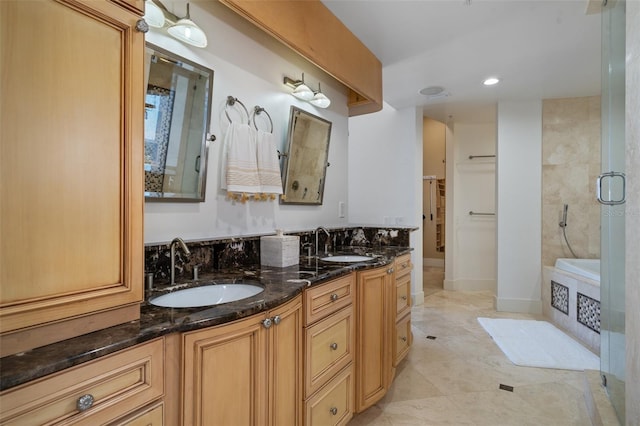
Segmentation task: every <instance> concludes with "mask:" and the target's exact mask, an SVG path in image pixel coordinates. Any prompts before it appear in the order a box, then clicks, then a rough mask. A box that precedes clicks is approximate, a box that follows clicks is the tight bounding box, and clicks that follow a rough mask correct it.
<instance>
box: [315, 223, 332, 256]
mask: <svg viewBox="0 0 640 426" xmlns="http://www.w3.org/2000/svg"><path fill="white" fill-rule="evenodd" d="M318 231H323V232H324V233H325V234H326V235H327V238H329V237H330V236H331V234H330V233H329V231H327V228H325V227H323V226H318V227H317V228H316V256H318ZM327 245H328V244H325V245H324V247H325V249H324V251H325V252H326V251H327Z"/></svg>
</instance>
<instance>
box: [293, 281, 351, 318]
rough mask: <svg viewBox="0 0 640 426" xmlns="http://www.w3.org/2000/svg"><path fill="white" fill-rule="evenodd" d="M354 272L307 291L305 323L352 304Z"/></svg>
mask: <svg viewBox="0 0 640 426" xmlns="http://www.w3.org/2000/svg"><path fill="white" fill-rule="evenodd" d="M354 292H355V278H354V274H349V275H348V276H346V277H342V278H338V279H335V280H333V281H329V282H327V283H324V284H321V285H318V286H316V287H312V288H310V289H308V290H306V291H305V298H304V313H305V315H304V316H305V318H304V320H305V325H309V324H312V323H313V322H315V321H317V320H319V319H321V318H323V317H325V316H327V315H330V314H332V313H334V312H337V311H338V310H339V309H341V308H344V307H345V306H349V305H351V303H352V302H353V299H354V296H353V294H354Z"/></svg>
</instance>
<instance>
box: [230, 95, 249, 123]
mask: <svg viewBox="0 0 640 426" xmlns="http://www.w3.org/2000/svg"><path fill="white" fill-rule="evenodd" d="M236 102H237V103H239V104H240V106H241V107H242V109H243V110H244V113H245V114H246V115H247V124H249V121H250V118H249V111H248V110H247V107H246V106H244V104H243V103H242V102H241V101H240V99H238V98H234V97H233V96H227V103H226V105H225V106H224V115H226V116H227V119H228V120H229V123H233V120H232V119H231V117H230V116H229V112H228V111H227V107H232V106H234V105H235V104H236Z"/></svg>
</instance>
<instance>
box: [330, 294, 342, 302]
mask: <svg viewBox="0 0 640 426" xmlns="http://www.w3.org/2000/svg"><path fill="white" fill-rule="evenodd" d="M339 297H340V296H338V295H337V294H336V293H332V294H331V301H332V302H335V301H336V300H338V298H339Z"/></svg>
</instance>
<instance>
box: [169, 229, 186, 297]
mask: <svg viewBox="0 0 640 426" xmlns="http://www.w3.org/2000/svg"><path fill="white" fill-rule="evenodd" d="M176 244H177V245H178V246H180V249H182V251H183V252H184V254H185V255H187V256H191V252H190V251H189V248H188V247H187V245H186V244H185V243H184V241H183V240H182V238H179V237H176V238H174V239H173V241H171V244H170V245H169V251H170V252H171V283H170V285H174V284H175V283H176Z"/></svg>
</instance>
